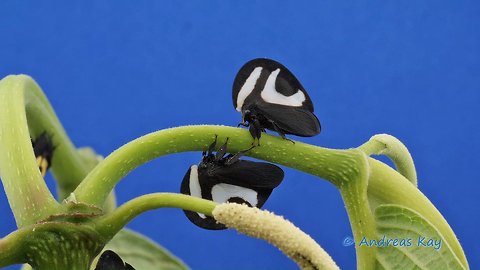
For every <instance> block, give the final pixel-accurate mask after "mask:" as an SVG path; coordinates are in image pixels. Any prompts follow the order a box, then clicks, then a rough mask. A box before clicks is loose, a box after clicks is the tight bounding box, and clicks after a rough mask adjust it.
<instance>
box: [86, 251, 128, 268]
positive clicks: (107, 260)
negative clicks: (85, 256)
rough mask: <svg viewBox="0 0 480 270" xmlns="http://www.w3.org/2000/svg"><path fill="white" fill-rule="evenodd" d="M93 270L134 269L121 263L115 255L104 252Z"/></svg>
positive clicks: (110, 252)
mask: <svg viewBox="0 0 480 270" xmlns="http://www.w3.org/2000/svg"><path fill="white" fill-rule="evenodd" d="M95 270H135V268H133V267H132V266H131V265H130V264H128V263H123V261H122V259H121V258H120V256H118V255H117V253H115V252H113V251H111V250H105V251H104V252H103V253H102V255H101V256H100V259H98V263H97V266H96V267H95Z"/></svg>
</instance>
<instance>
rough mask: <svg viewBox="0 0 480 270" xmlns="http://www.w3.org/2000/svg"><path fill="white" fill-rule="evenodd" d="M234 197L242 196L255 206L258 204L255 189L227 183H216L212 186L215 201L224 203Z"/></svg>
mask: <svg viewBox="0 0 480 270" xmlns="http://www.w3.org/2000/svg"><path fill="white" fill-rule="evenodd" d="M234 197H238V198H242V199H243V200H245V201H247V202H248V203H250V204H251V205H252V206H254V207H255V206H257V204H258V199H257V192H256V191H255V190H252V189H249V188H244V187H239V186H234V185H230V184H225V183H221V184H216V185H215V186H213V188H212V199H213V201H215V202H218V203H224V202H227V201H228V199H230V198H234Z"/></svg>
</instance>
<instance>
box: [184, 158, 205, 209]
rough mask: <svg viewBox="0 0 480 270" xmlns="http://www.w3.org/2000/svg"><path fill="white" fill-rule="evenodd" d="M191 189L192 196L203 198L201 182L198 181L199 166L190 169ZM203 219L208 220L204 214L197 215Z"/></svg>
mask: <svg viewBox="0 0 480 270" xmlns="http://www.w3.org/2000/svg"><path fill="white" fill-rule="evenodd" d="M188 182H189V183H188V184H189V188H190V195H192V196H194V197H198V198H202V188H201V187H200V182H199V181H198V166H197V165H192V167H190V181H188ZM197 214H198V215H199V216H200V217H201V218H206V216H205V215H204V214H202V213H197Z"/></svg>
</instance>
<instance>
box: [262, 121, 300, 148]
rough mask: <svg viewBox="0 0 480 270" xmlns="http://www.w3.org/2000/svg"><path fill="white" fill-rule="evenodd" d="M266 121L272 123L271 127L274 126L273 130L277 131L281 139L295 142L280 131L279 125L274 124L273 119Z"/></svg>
mask: <svg viewBox="0 0 480 270" xmlns="http://www.w3.org/2000/svg"><path fill="white" fill-rule="evenodd" d="M268 122H270V123H271V124H272V126H273V128H274V129H275V131H276V132H277V133H278V135H280V137H282V139H284V140H287V141H290V142H292V143H293V144H295V142H294V141H292V140H290V139H289V138H287V137H285V133H284V132H283V131H282V129H281V128H279V127H278V126H277V124H275V121H273V120H268Z"/></svg>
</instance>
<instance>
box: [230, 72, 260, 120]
mask: <svg viewBox="0 0 480 270" xmlns="http://www.w3.org/2000/svg"><path fill="white" fill-rule="evenodd" d="M260 74H262V67H256V68H255V69H254V70H253V71H252V73H250V76H248V78H247V80H246V81H245V83H244V84H243V86H242V88H240V91H239V92H238V96H237V108H236V110H237V111H239V112H240V111H242V107H243V102H245V99H246V98H247V97H248V95H250V93H252V91H253V88H255V84H256V83H257V80H258V78H260Z"/></svg>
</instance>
